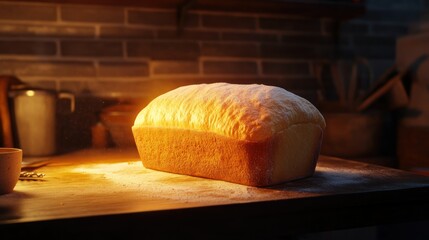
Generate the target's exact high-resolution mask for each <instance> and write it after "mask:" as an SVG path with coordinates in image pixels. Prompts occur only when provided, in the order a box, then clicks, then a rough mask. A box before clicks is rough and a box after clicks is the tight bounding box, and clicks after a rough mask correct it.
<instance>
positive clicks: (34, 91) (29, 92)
mask: <svg viewBox="0 0 429 240" xmlns="http://www.w3.org/2000/svg"><path fill="white" fill-rule="evenodd" d="M56 94H57V93H56V92H55V91H53V90H49V89H40V88H23V89H14V90H10V91H9V97H16V96H23V95H24V96H29V97H32V96H36V95H49V96H52V95H56Z"/></svg>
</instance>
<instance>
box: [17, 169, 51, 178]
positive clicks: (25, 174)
mask: <svg viewBox="0 0 429 240" xmlns="http://www.w3.org/2000/svg"><path fill="white" fill-rule="evenodd" d="M44 176H45V174H44V173H39V172H28V171H21V173H20V174H19V180H40V179H42V178H43V177H44Z"/></svg>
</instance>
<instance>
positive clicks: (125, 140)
mask: <svg viewBox="0 0 429 240" xmlns="http://www.w3.org/2000/svg"><path fill="white" fill-rule="evenodd" d="M140 110H141V109H140V108H139V107H138V105H133V104H128V103H119V104H116V105H113V106H109V107H106V108H104V109H103V111H102V112H101V114H100V119H101V122H102V123H103V125H104V126H105V127H106V128H107V129H108V131H109V133H110V136H111V137H112V141H113V143H114V144H115V146H116V147H135V142H134V137H133V133H132V131H131V127H132V126H133V124H134V120H135V118H136V116H137V114H138V113H139V111H140Z"/></svg>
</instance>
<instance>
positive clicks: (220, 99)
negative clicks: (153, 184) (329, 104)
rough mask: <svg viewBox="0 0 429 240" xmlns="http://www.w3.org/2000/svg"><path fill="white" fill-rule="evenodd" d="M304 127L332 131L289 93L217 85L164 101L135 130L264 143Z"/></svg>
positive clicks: (184, 90) (191, 88) (182, 90)
mask: <svg viewBox="0 0 429 240" xmlns="http://www.w3.org/2000/svg"><path fill="white" fill-rule="evenodd" d="M301 123H313V124H317V125H319V126H320V127H321V128H322V129H324V128H325V126H326V124H325V120H324V118H323V116H322V115H321V114H320V112H319V111H318V110H317V108H316V107H314V106H313V105H312V104H311V103H310V102H309V101H307V100H306V99H304V98H302V97H299V96H297V95H295V94H293V93H291V92H288V91H286V90H285V89H283V88H280V87H274V86H266V85H259V84H247V85H246V84H229V83H212V84H196V85H188V86H183V87H179V88H176V89H174V90H172V91H170V92H167V93H165V94H163V95H160V96H158V97H157V98H155V99H154V100H152V102H150V103H149V104H148V105H147V106H146V107H145V108H144V109H143V110H141V111H140V113H139V114H138V115H137V118H136V120H135V122H134V127H142V126H144V127H163V128H180V129H190V130H195V131H204V132H212V133H216V134H220V135H223V136H227V137H231V138H235V139H237V140H244V141H250V142H259V141H263V140H266V139H268V138H270V137H272V136H274V135H275V134H277V133H279V132H281V131H283V130H285V129H287V128H288V127H289V126H291V125H294V124H301Z"/></svg>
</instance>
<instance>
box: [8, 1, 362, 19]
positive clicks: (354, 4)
mask: <svg viewBox="0 0 429 240" xmlns="http://www.w3.org/2000/svg"><path fill="white" fill-rule="evenodd" d="M15 2H41V3H57V4H89V5H103V6H121V7H125V6H126V7H146V8H162V9H180V8H182V7H183V6H186V7H187V9H189V10H202V11H221V12H244V13H255V14H280V15H282V14H285V15H286V14H287V15H298V16H303V17H312V18H332V19H337V20H348V19H353V18H356V17H359V16H361V15H363V14H364V13H365V4H364V3H363V1H360V0H342V1H332V0H331V1H330V0H269V1H267V0H265V1H264V0H157V1H153V0H121V1H117V0H15Z"/></svg>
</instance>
